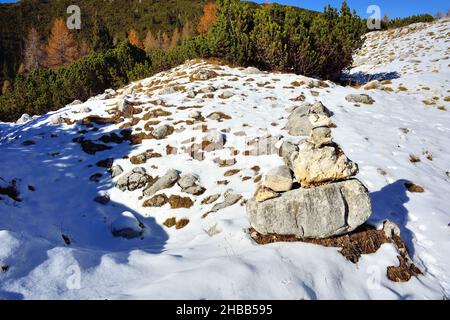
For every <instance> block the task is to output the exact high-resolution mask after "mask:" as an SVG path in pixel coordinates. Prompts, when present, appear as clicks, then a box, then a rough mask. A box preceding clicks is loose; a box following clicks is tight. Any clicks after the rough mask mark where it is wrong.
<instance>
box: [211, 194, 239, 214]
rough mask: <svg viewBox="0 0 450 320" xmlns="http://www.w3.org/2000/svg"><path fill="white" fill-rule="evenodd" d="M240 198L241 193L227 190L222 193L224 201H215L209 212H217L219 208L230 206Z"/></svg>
mask: <svg viewBox="0 0 450 320" xmlns="http://www.w3.org/2000/svg"><path fill="white" fill-rule="evenodd" d="M241 199H242V195H240V194H237V193H233V192H232V191H230V190H229V191H227V192H225V194H224V201H222V202H219V203H216V204H215V205H214V206H213V208H212V209H211V212H217V211H219V210H222V209H225V208H228V207H231V206H232V205H234V204H235V203H236V202H238V201H239V200H241Z"/></svg>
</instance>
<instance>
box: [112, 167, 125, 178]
mask: <svg viewBox="0 0 450 320" xmlns="http://www.w3.org/2000/svg"><path fill="white" fill-rule="evenodd" d="M110 172H111V178H113V179H114V178H115V177H118V176H120V175H121V174H122V173H123V169H122V167H121V166H120V165H117V166H112V167H111V169H110Z"/></svg>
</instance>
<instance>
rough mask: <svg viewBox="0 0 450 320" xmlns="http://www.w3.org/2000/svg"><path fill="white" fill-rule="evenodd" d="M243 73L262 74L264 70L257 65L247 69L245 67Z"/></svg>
mask: <svg viewBox="0 0 450 320" xmlns="http://www.w3.org/2000/svg"><path fill="white" fill-rule="evenodd" d="M242 73H243V74H262V73H264V72H262V71H261V70H259V69H258V68H255V67H248V68H246V69H244V70H243V71H242Z"/></svg>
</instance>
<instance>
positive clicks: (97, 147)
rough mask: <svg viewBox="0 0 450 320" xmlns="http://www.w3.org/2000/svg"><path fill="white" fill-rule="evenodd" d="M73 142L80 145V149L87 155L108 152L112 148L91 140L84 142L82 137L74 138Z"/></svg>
mask: <svg viewBox="0 0 450 320" xmlns="http://www.w3.org/2000/svg"><path fill="white" fill-rule="evenodd" d="M72 141H73V142H77V143H79V144H80V145H81V149H83V151H84V152H85V153H87V154H90V155H94V154H96V153H97V152H101V151H105V150H110V149H112V147H110V146H107V145H105V144H99V143H95V142H93V141H91V140H85V139H84V138H83V137H79V138H74V139H73V140H72Z"/></svg>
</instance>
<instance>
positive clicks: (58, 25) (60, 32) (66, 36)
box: [45, 19, 79, 68]
mask: <svg viewBox="0 0 450 320" xmlns="http://www.w3.org/2000/svg"><path fill="white" fill-rule="evenodd" d="M45 51H46V53H47V61H46V62H47V63H46V64H47V67H49V68H56V67H58V66H61V65H66V64H69V63H71V62H72V61H74V60H76V59H77V58H78V57H79V52H78V45H77V42H76V41H75V39H74V37H73V35H72V34H71V33H70V31H69V29H68V28H67V26H66V24H65V22H64V20H63V19H57V20H55V22H54V24H53V28H52V32H51V35H50V39H49V40H48V44H47V46H46V48H45Z"/></svg>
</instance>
